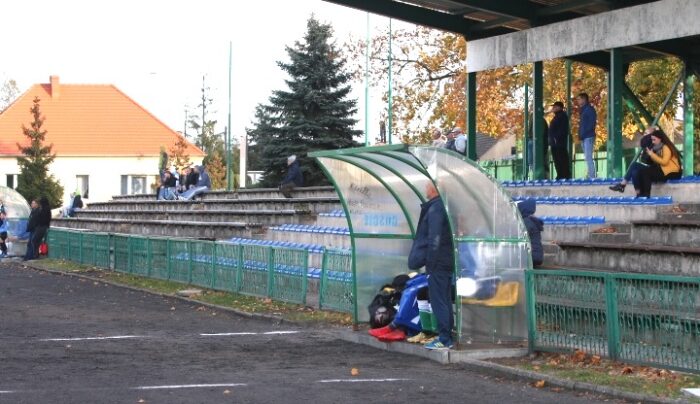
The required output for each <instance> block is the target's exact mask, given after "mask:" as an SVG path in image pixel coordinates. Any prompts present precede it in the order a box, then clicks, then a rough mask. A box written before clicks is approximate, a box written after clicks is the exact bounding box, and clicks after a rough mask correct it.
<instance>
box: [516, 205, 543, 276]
mask: <svg viewBox="0 0 700 404" xmlns="http://www.w3.org/2000/svg"><path fill="white" fill-rule="evenodd" d="M536 209H537V203H536V202H535V200H534V199H525V200H524V201H521V202H520V203H518V210H519V211H520V215H521V216H522V217H523V222H525V228H526V229H527V235H528V236H529V237H530V246H531V248H532V265H533V266H534V267H539V266H540V265H542V262H543V261H544V249H543V248H542V230H544V222H543V221H542V219H540V218H539V217H537V216H535V210H536Z"/></svg>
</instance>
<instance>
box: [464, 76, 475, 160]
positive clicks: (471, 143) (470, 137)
mask: <svg viewBox="0 0 700 404" xmlns="http://www.w3.org/2000/svg"><path fill="white" fill-rule="evenodd" d="M466 129H467V158H469V159H470V160H476V73H467V128H466Z"/></svg>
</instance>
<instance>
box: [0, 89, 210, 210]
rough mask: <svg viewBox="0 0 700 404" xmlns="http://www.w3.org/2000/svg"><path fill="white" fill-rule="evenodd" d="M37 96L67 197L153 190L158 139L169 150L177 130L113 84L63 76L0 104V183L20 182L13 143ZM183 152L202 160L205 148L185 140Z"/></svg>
mask: <svg viewBox="0 0 700 404" xmlns="http://www.w3.org/2000/svg"><path fill="white" fill-rule="evenodd" d="M35 97H38V98H39V99H40V103H39V106H40V110H41V115H42V116H43V117H44V118H45V121H44V125H43V126H42V129H44V130H46V131H47V133H46V144H53V152H54V153H55V154H56V159H55V160H54V162H53V164H52V165H51V166H50V173H51V174H53V175H54V176H55V177H56V178H57V179H58V180H59V181H60V182H61V185H63V188H64V201H68V199H69V197H70V193H71V192H73V191H76V190H78V191H80V192H81V194H82V195H83V199H85V200H86V201H88V202H102V201H107V200H109V199H111V198H112V196H113V195H125V194H139V193H148V192H152V190H151V185H152V184H154V183H157V181H158V161H159V156H160V150H161V147H165V149H166V151H167V150H169V149H170V148H171V147H172V146H173V145H174V144H175V142H176V141H177V140H178V138H180V137H181V136H182V135H180V134H179V133H177V132H175V131H174V130H172V129H170V128H169V127H167V126H166V125H165V124H164V123H163V122H161V121H160V120H158V118H156V117H155V116H153V115H152V114H151V113H150V112H148V111H146V110H145V109H144V108H143V107H141V106H140V105H139V104H137V103H136V102H135V101H134V100H132V99H131V98H129V97H128V96H127V95H126V94H124V93H122V92H121V91H120V90H119V89H117V88H116V87H115V86H113V85H92V84H89V85H88V84H61V83H59V79H58V76H51V77H50V82H49V83H48V84H35V85H33V86H32V87H31V88H30V89H29V90H27V92H25V93H24V94H22V95H21V96H20V97H19V98H18V99H17V100H15V102H13V103H12V104H11V105H10V106H8V107H7V108H6V109H5V110H4V111H2V112H0V173H2V175H0V185H5V186H8V187H10V188H16V187H17V177H18V174H19V167H18V166H17V159H16V158H17V156H18V155H19V150H18V148H17V143H20V144H27V143H28V142H27V138H26V137H25V136H24V134H23V132H22V125H24V126H26V127H30V123H31V122H32V121H33V117H32V115H31V113H30V112H29V111H30V109H31V107H32V104H33V100H34V98H35ZM186 153H187V154H189V156H190V160H191V161H192V162H193V163H194V164H201V161H202V158H203V157H204V153H203V152H202V150H200V149H199V148H197V147H195V146H194V145H192V144H190V143H189V142H188V146H187V150H186Z"/></svg>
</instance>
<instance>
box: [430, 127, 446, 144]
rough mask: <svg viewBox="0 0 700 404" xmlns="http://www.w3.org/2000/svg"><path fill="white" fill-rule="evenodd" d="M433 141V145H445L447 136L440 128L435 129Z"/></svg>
mask: <svg viewBox="0 0 700 404" xmlns="http://www.w3.org/2000/svg"><path fill="white" fill-rule="evenodd" d="M432 136H433V142H432V144H431V146H433V147H445V138H444V137H443V136H442V133H441V132H440V129H435V130H433V135H432Z"/></svg>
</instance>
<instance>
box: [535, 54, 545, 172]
mask: <svg viewBox="0 0 700 404" xmlns="http://www.w3.org/2000/svg"><path fill="white" fill-rule="evenodd" d="M532 82H533V87H534V88H533V94H532V95H533V98H534V100H533V107H532V109H533V111H532V113H533V116H532V132H533V133H532V135H533V139H532V143H533V147H532V149H533V152H532V154H533V156H532V157H533V160H532V161H533V163H534V164H533V166H534V169H533V175H532V178H533V179H536V180H541V179H543V178H544V177H545V167H544V166H545V164H546V161H544V153H543V150H544V146H545V144H546V143H545V139H544V64H543V63H542V62H535V63H533V69H532Z"/></svg>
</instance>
